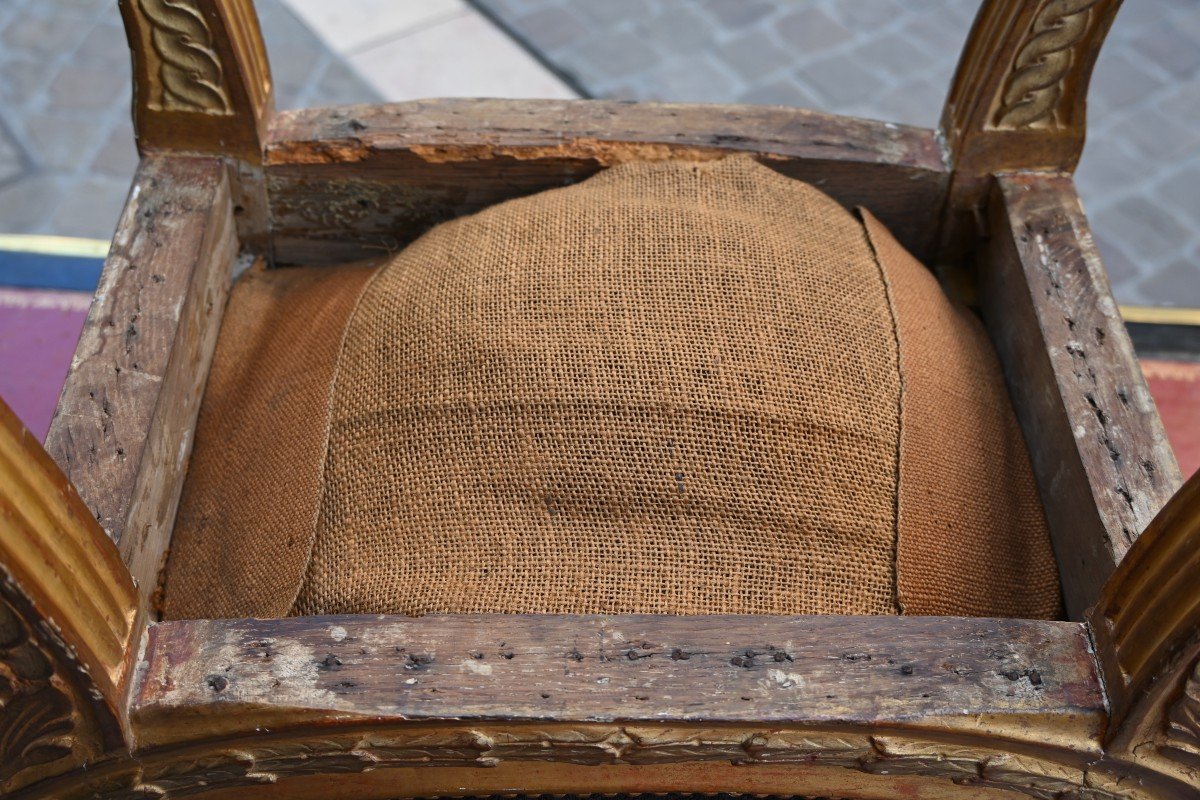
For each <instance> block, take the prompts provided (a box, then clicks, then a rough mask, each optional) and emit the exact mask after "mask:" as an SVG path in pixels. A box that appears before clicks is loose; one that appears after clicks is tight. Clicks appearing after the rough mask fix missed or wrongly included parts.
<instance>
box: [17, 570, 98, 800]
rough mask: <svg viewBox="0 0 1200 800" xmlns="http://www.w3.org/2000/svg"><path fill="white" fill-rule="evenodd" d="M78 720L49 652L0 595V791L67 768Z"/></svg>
mask: <svg viewBox="0 0 1200 800" xmlns="http://www.w3.org/2000/svg"><path fill="white" fill-rule="evenodd" d="M79 723H80V720H79V717H78V713H77V712H76V709H75V705H74V703H73V701H72V695H71V692H70V690H69V689H68V687H67V684H66V683H65V682H64V681H63V679H62V676H60V675H59V674H57V671H56V669H55V661H54V658H53V656H52V654H51V653H49V652H47V651H46V650H45V649H44V648H43V647H42V645H41V643H40V642H39V640H38V639H37V637H36V636H35V635H34V634H33V632H32V631H31V630H30V629H29V626H28V625H27V623H26V622H25V620H24V619H23V618H22V616H21V614H20V613H18V611H17V609H16V608H14V606H13V605H12V603H11V602H10V601H9V600H8V599H7V598H6V597H5V596H4V594H3V593H0V794H2V793H4V791H5V789H6V788H12V787H16V786H20V785H22V784H24V783H28V782H29V779H30V778H32V779H36V778H37V777H39V776H40V775H42V774H46V773H47V772H49V773H53V772H54V771H56V770H55V769H54V765H55V762H64V766H65V767H70V766H72V765H73V763H74V761H73V758H72V757H73V756H74V750H75V748H76V731H77V729H78V727H79ZM31 773H37V774H36V775H35V774H31Z"/></svg>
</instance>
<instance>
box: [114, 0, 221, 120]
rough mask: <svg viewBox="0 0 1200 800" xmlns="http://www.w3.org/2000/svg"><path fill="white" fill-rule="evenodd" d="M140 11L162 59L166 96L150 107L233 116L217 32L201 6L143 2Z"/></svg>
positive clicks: (168, 0)
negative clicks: (216, 42)
mask: <svg viewBox="0 0 1200 800" xmlns="http://www.w3.org/2000/svg"><path fill="white" fill-rule="evenodd" d="M138 5H139V6H140V8H141V9H142V13H143V14H144V15H145V18H146V20H147V22H148V23H149V25H150V44H151V47H153V49H154V53H155V54H156V55H157V56H158V59H159V63H158V77H159V82H160V84H161V92H162V96H161V97H159V98H156V99H154V100H152V101H151V104H150V105H151V108H157V109H159V110H166V111H199V112H202V113H206V114H221V115H224V114H231V113H233V107H232V105H231V104H230V101H229V92H228V89H227V87H226V85H225V78H224V75H223V73H222V69H221V60H220V57H219V56H218V55H217V51H216V50H215V49H214V47H213V36H212V31H210V30H209V28H208V23H207V22H205V20H204V16H203V15H202V14H201V13H200V9H199V8H198V6H197V3H196V0H139V3H138Z"/></svg>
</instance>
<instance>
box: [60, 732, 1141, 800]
mask: <svg viewBox="0 0 1200 800" xmlns="http://www.w3.org/2000/svg"><path fill="white" fill-rule="evenodd" d="M260 742H262V743H261V744H260ZM238 744H241V745H243V746H238ZM506 762H517V763H522V762H542V763H549V762H557V763H560V764H566V765H579V766H605V765H640V766H653V765H667V764H678V763H684V762H691V763H695V762H725V763H731V764H734V765H740V766H747V765H754V764H763V765H765V764H775V765H786V764H796V765H805V766H816V767H834V768H842V769H847V770H851V771H854V772H859V773H869V774H873V775H880V776H884V775H887V776H896V777H898V778H903V777H912V776H915V777H924V778H930V779H933V780H935V781H942V780H944V781H946V782H947V784H953V785H954V786H955V787H960V789H959V791H961V792H962V794H963V796H964V797H966V796H970V792H971V791H973V790H977V789H982V788H999V789H1007V790H1009V791H1016V792H1020V793H1023V794H1026V795H1028V796H1030V797H1035V798H1040V800H1055V799H1056V798H1063V797H1072V798H1081V799H1083V798H1086V800H1130V799H1131V798H1136V799H1137V800H1142V799H1143V798H1150V797H1153V796H1154V795H1153V794H1152V793H1151V792H1149V791H1148V790H1146V789H1144V788H1141V786H1140V783H1139V782H1138V781H1123V780H1122V778H1123V777H1124V776H1122V775H1118V774H1116V773H1111V772H1106V771H1104V770H1102V769H1093V768H1091V765H1087V764H1082V763H1081V764H1080V765H1079V766H1072V765H1069V764H1064V763H1059V762H1055V761H1052V760H1049V759H1046V758H1039V757H1035V756H1030V755H1024V754H1015V753H1006V752H1002V751H997V750H992V749H987V748H986V746H982V745H981V746H979V747H972V746H963V745H954V744H946V743H940V742H930V741H923V740H918V739H913V738H908V737H901V736H877V735H868V734H861V733H844V734H843V733H830V732H813V731H786V730H785V731H781V730H772V729H763V730H748V729H744V728H736V729H733V728H700V729H697V728H688V727H685V726H674V727H650V726H635V725H579V726H574V727H570V726H557V727H550V726H546V727H542V728H538V727H530V728H520V727H517V728H498V729H488V728H485V727H483V726H478V727H475V726H472V727H458V728H451V729H441V730H434V731H430V730H428V729H426V730H424V731H420V730H416V731H412V732H396V731H384V732H379V731H375V732H366V733H358V734H354V735H349V734H342V735H339V734H331V735H328V736H321V737H314V738H308V739H305V738H293V739H282V740H275V741H270V740H266V741H264V740H263V739H261V738H260V739H257V740H251V741H245V740H244V741H242V742H239V743H237V744H235V743H230V744H226V745H220V746H215V747H213V748H210V749H205V750H197V749H193V750H191V752H190V753H188V754H176V755H174V756H167V755H160V756H157V757H156V756H150V757H146V756H143V757H142V758H141V759H139V765H138V766H137V768H135V769H133V770H124V771H122V772H120V773H116V774H113V775H108V776H102V775H97V776H95V782H92V783H90V784H88V785H83V784H82V783H79V784H75V785H73V786H72V787H71V789H70V790H68V791H67V792H66V794H65V796H67V797H74V796H84V795H87V796H92V795H93V793H99V794H101V795H103V796H106V797H134V796H137V797H144V796H160V797H174V796H182V795H186V794H192V793H195V792H197V791H201V792H202V791H207V790H219V789H230V788H237V787H243V786H253V785H257V784H268V783H276V782H278V781H280V780H282V779H285V778H301V777H304V776H317V775H337V774H340V775H345V776H350V775H353V774H358V773H366V772H372V771H375V770H380V769H387V768H404V767H421V768H438V767H497V766H499V765H501V764H504V763H506ZM586 777H587V773H586V772H584V773H581V783H584V781H583V780H582V779H583V778H586ZM346 785H347V786H349V785H350V784H346ZM536 788H537V787H531V790H532V789H536Z"/></svg>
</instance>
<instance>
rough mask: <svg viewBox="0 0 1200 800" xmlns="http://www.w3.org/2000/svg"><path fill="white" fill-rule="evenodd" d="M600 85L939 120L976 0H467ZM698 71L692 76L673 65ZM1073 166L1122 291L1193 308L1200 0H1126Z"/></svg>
mask: <svg viewBox="0 0 1200 800" xmlns="http://www.w3.org/2000/svg"><path fill="white" fill-rule="evenodd" d="M474 2H475V3H476V4H478V5H479V6H481V7H483V8H485V9H486V10H487V11H488V13H489V14H490V15H492V16H493V17H495V18H496V19H498V20H499V21H500V22H501V23H502V24H503V25H504V26H505V27H506V28H507V29H508V30H510V31H511V32H512V33H513V34H514V35H515V36H516V37H518V38H519V39H521V40H522V41H523V42H524V43H525V44H526V45H527V46H528V47H530V48H531V49H533V50H534V51H536V52H537V53H538V55H539V56H540V58H541V60H542V61H543V62H546V63H549V64H550V65H551V66H553V67H554V68H555V69H556V70H557V71H559V72H560V73H563V74H566V75H569V76H571V78H572V81H573V82H574V84H575V85H577V86H579V87H580V88H581V89H582V90H583V91H584V92H586V93H587V94H588V95H590V96H593V97H610V98H618V99H633V100H676V101H693V102H711V103H733V102H744V103H765V104H780V105H796V106H802V107H808V108H818V109H821V110H824V111H831V112H834V113H838V114H849V115H853V116H861V117H869V118H874V119H885V120H890V121H894V122H903V123H907V124H912V125H923V126H927V127H932V126H934V125H936V123H937V120H938V117H939V115H940V112H941V106H942V103H943V101H944V99H945V96H946V90H947V88H948V86H949V84H950V79H951V76H952V75H953V72H954V67H955V65H956V63H957V60H958V53H959V50H960V48H961V47H962V44H963V42H964V41H965V40H966V36H967V31H968V29H969V27H970V25H971V22H972V20H973V18H974V14H975V10H976V9H977V8H978V3H977V2H974V0H921V2H916V0H747V1H746V2H737V0H689V1H688V2H681V1H680V0H642V1H641V2H638V3H619V4H611V5H610V4H609V3H607V2H605V3H598V2H595V0H474ZM689 74H693V75H695V76H697V77H696V78H695V79H693V80H688V81H684V80H681V79H680V77H679V76H685V75H689ZM1092 99H1093V102H1092V106H1091V124H1090V129H1089V138H1090V142H1089V144H1088V147H1087V148H1086V149H1085V151H1084V155H1083V160H1082V163H1081V164H1080V166H1079V170H1078V173H1077V179H1078V185H1079V189H1080V193H1081V196H1082V197H1083V199H1084V202H1085V205H1086V206H1087V208H1088V211H1089V213H1091V214H1093V217H1094V221H1095V222H1096V227H1097V230H1098V232H1099V234H1100V235H1099V236H1098V239H1099V241H1100V248H1101V253H1102V255H1103V257H1104V259H1105V261H1106V263H1107V264H1108V266H1109V270H1110V272H1111V273H1112V278H1113V285H1114V288H1115V291H1116V294H1117V297H1118V299H1119V300H1121V301H1123V302H1126V303H1137V304H1161V305H1188V306H1196V307H1200V259H1198V258H1197V253H1198V252H1200V219H1198V218H1200V206H1198V205H1197V203H1198V201H1197V198H1196V197H1195V194H1194V193H1193V192H1189V191H1186V190H1185V187H1184V185H1183V183H1181V181H1186V182H1190V184H1191V185H1193V186H1194V185H1196V181H1194V180H1191V179H1190V178H1188V179H1182V178H1181V179H1178V180H1175V181H1173V180H1172V178H1175V177H1176V176H1180V175H1187V176H1192V175H1194V174H1195V172H1196V170H1198V169H1200V3H1197V2H1194V0H1128V2H1126V3H1125V5H1124V7H1123V8H1122V10H1121V12H1120V13H1119V14H1118V16H1117V20H1116V23H1115V25H1114V27H1113V31H1112V33H1111V34H1110V35H1109V37H1108V41H1107V42H1106V44H1105V46H1104V50H1103V51H1102V53H1101V56H1100V61H1099V63H1098V64H1097V68H1096V74H1095V79H1094V81H1093V86H1092Z"/></svg>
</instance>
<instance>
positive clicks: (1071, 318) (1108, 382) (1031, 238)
mask: <svg viewBox="0 0 1200 800" xmlns="http://www.w3.org/2000/svg"><path fill="white" fill-rule="evenodd" d="M991 212H992V213H991V228H992V238H991V240H990V241H989V243H988V245H987V246H986V248H984V250H983V252H982V253H981V255H980V259H979V266H980V282H981V296H982V297H981V299H982V305H983V312H984V319H985V321H986V322H987V325H988V330H989V332H990V333H991V336H992V340H993V341H994V342H995V344H996V348H997V350H998V351H999V353H1000V356H1001V360H1002V361H1003V362H1004V369H1005V376H1006V378H1007V380H1008V386H1009V392H1010V394H1011V395H1012V398H1013V403H1014V405H1015V407H1016V411H1017V416H1018V418H1019V419H1020V421H1021V426H1022V429H1023V430H1024V433H1025V441H1026V442H1027V444H1028V445H1029V450H1030V456H1031V458H1032V460H1033V467H1034V473H1035V475H1036V477H1037V480H1038V485H1039V487H1040V489H1041V495H1042V501H1043V503H1044V505H1045V509H1046V517H1047V521H1048V523H1049V525H1050V531H1051V536H1052V537H1053V540H1054V549H1055V554H1056V555H1057V558H1058V564H1059V570H1060V572H1061V575H1062V579H1063V594H1064V597H1065V599H1066V604H1067V612H1068V614H1069V615H1070V617H1071V618H1072V619H1082V615H1083V613H1084V611H1086V609H1087V608H1088V607H1089V606H1091V605H1092V604H1093V603H1095V602H1096V599H1097V598H1098V596H1099V593H1100V588H1101V587H1102V586H1103V585H1104V582H1105V581H1106V580H1107V579H1108V577H1109V575H1110V574H1111V573H1112V571H1113V569H1114V568H1115V567H1116V565H1117V564H1118V563H1119V562H1120V560H1121V557H1122V556H1124V554H1125V552H1126V551H1127V550H1128V549H1129V546H1130V545H1131V544H1133V542H1134V540H1135V539H1137V537H1138V535H1139V534H1140V533H1141V532H1142V530H1143V529H1144V528H1145V527H1146V526H1147V525H1148V524H1149V523H1150V520H1151V519H1152V518H1153V517H1154V515H1155V514H1157V513H1158V511H1159V509H1160V508H1162V506H1163V505H1164V504H1165V503H1166V502H1167V500H1168V499H1169V498H1170V497H1171V495H1172V494H1173V493H1174V491H1175V490H1176V488H1178V486H1179V485H1180V483H1181V480H1182V479H1181V476H1180V474H1179V466H1178V464H1177V463H1176V461H1175V456H1174V454H1173V453H1172V451H1171V448H1170V446H1169V445H1168V443H1167V439H1166V435H1165V434H1164V432H1163V428H1162V423H1161V421H1160V420H1159V418H1158V412H1157V411H1156V410H1155V407H1154V401H1153V399H1152V398H1151V396H1150V392H1149V390H1148V389H1147V388H1146V383H1145V380H1144V379H1143V378H1142V374H1141V370H1140V369H1139V367H1138V365H1137V361H1136V359H1135V357H1134V353H1133V346H1132V345H1131V344H1130V341H1129V336H1128V334H1127V333H1126V331H1125V328H1124V325H1123V324H1122V322H1121V318H1120V313H1119V311H1118V309H1117V305H1116V302H1115V301H1114V300H1113V297H1112V293H1111V290H1110V289H1109V285H1108V278H1107V276H1106V274H1105V272H1104V267H1103V265H1102V264H1101V263H1100V257H1099V254H1098V253H1097V252H1096V245H1095V242H1094V241H1093V239H1092V235H1091V231H1090V229H1089V227H1088V223H1087V219H1086V218H1085V217H1084V214H1083V208H1082V207H1081V206H1080V204H1079V199H1078V197H1077V196H1076V195H1075V190H1074V186H1073V184H1072V182H1071V179H1070V177H1069V176H1066V175H1046V174H1018V175H1010V176H1001V177H999V178H998V179H997V190H996V194H995V196H994V197H993V200H992V203H991Z"/></svg>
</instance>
